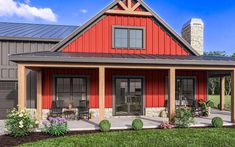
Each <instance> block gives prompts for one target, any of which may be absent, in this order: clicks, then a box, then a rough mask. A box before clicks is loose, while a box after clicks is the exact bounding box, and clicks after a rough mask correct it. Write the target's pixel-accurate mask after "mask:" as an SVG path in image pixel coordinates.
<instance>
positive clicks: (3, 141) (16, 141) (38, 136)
mask: <svg viewBox="0 0 235 147" xmlns="http://www.w3.org/2000/svg"><path fill="white" fill-rule="evenodd" d="M98 132H100V131H73V132H69V133H68V134H66V136H71V135H83V134H91V133H98ZM58 137H61V136H58ZM49 138H57V137H55V136H51V135H47V134H45V133H41V132H40V133H31V134H30V135H28V136H25V137H16V138H14V137H11V136H9V135H2V136H0V147H12V146H17V145H20V144H24V143H28V142H36V141H40V140H44V139H49Z"/></svg>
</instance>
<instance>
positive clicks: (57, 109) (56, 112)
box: [50, 101, 62, 117]
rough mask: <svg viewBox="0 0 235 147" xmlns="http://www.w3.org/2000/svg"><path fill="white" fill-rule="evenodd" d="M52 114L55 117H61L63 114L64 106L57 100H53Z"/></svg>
mask: <svg viewBox="0 0 235 147" xmlns="http://www.w3.org/2000/svg"><path fill="white" fill-rule="evenodd" d="M50 115H51V116H53V117H61V115H62V107H59V106H58V105H57V103H56V101H53V102H52V109H51V112H50Z"/></svg>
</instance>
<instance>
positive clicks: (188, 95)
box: [176, 78, 195, 106]
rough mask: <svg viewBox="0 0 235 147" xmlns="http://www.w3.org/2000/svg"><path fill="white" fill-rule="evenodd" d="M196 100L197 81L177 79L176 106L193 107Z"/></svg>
mask: <svg viewBox="0 0 235 147" xmlns="http://www.w3.org/2000/svg"><path fill="white" fill-rule="evenodd" d="M194 100H195V79H194V78H177V83H176V106H192V105H193V101H194Z"/></svg>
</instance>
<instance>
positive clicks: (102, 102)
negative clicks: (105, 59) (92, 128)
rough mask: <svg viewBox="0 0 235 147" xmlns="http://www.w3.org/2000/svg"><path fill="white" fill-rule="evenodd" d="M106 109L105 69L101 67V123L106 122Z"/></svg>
mask: <svg viewBox="0 0 235 147" xmlns="http://www.w3.org/2000/svg"><path fill="white" fill-rule="evenodd" d="M104 107H105V68H104V67H102V66H101V67H99V121H102V120H104Z"/></svg>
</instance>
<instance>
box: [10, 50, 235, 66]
mask: <svg viewBox="0 0 235 147" xmlns="http://www.w3.org/2000/svg"><path fill="white" fill-rule="evenodd" d="M9 60H10V61H13V62H57V63H100V64H150V65H197V66H198V65H199V66H235V58H231V57H213V56H172V55H168V56H165V55H164V56H162V55H142V54H111V53H110V54H109V53H62V52H50V51H45V52H35V53H23V54H12V55H9Z"/></svg>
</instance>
